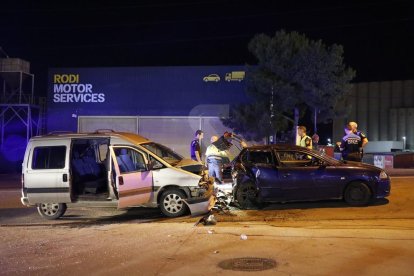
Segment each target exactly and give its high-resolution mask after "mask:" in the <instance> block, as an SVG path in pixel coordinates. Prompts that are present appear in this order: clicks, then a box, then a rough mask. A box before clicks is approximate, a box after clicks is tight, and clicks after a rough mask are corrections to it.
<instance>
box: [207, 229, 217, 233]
mask: <svg viewBox="0 0 414 276" xmlns="http://www.w3.org/2000/svg"><path fill="white" fill-rule="evenodd" d="M207 233H209V234H214V233H216V232H215V231H214V230H213V229H210V230H208V231H207Z"/></svg>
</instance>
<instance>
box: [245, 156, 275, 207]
mask: <svg viewBox="0 0 414 276" xmlns="http://www.w3.org/2000/svg"><path fill="white" fill-rule="evenodd" d="M243 159H244V160H243V162H244V163H245V165H246V166H249V167H251V172H252V173H253V174H254V178H255V180H256V184H257V187H258V188H259V191H260V197H261V198H262V199H263V200H265V201H272V200H277V199H279V198H281V196H282V192H281V190H280V183H279V181H278V178H279V176H278V170H277V168H276V164H275V157H274V155H273V152H272V151H271V150H270V149H251V150H249V151H248V152H247V154H245V155H244V157H243Z"/></svg>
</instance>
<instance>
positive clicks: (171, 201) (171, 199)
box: [163, 194, 184, 214]
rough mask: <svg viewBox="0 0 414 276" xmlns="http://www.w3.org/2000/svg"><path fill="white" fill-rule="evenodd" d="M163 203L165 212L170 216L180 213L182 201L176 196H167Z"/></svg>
mask: <svg viewBox="0 0 414 276" xmlns="http://www.w3.org/2000/svg"><path fill="white" fill-rule="evenodd" d="M163 203H164V208H165V210H167V211H168V212H169V213H172V214H176V213H178V212H180V211H181V210H182V208H183V205H184V202H183V199H182V198H181V196H179V195H177V194H169V195H167V196H166V197H165V198H164V202H163Z"/></svg>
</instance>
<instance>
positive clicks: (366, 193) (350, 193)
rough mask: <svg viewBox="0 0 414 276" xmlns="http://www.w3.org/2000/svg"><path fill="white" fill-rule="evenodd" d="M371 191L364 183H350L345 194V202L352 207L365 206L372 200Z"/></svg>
mask: <svg viewBox="0 0 414 276" xmlns="http://www.w3.org/2000/svg"><path fill="white" fill-rule="evenodd" d="M371 195H372V193H371V190H370V188H369V187H368V186H367V184H365V183H363V182H353V183H350V184H349V185H348V186H347V187H346V189H345V194H344V199H345V202H346V203H348V204H349V205H351V206H365V205H367V204H368V203H369V202H370V200H371Z"/></svg>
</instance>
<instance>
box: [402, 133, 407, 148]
mask: <svg viewBox="0 0 414 276" xmlns="http://www.w3.org/2000/svg"><path fill="white" fill-rule="evenodd" d="M402 139H403V151H405V143H406V142H407V138H406V137H405V136H403V137H402Z"/></svg>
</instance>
